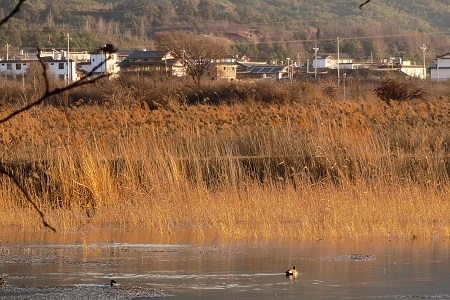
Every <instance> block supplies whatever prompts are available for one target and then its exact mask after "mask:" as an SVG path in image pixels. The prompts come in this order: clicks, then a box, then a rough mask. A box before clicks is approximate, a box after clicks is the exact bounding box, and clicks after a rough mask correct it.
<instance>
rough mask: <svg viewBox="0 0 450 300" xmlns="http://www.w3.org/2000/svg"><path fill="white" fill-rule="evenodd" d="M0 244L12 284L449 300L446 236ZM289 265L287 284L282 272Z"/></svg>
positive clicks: (75, 238) (134, 235)
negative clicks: (293, 272)
mask: <svg viewBox="0 0 450 300" xmlns="http://www.w3.org/2000/svg"><path fill="white" fill-rule="evenodd" d="M0 239H1V242H2V244H0V247H2V252H1V253H2V256H1V257H0V276H2V277H4V278H6V279H7V281H8V284H10V285H17V286H21V285H26V286H42V285H44V286H76V285H92V284H103V283H107V282H109V280H110V279H115V280H116V281H117V282H118V283H119V284H121V285H122V286H144V287H151V288H155V289H158V290H159V289H162V290H163V291H164V292H165V293H166V294H167V295H170V296H173V297H175V298H177V299H416V298H428V299H450V242H449V241H448V240H446V239H435V240H426V241H424V240H420V239H419V240H417V239H416V240H411V239H399V238H392V239H390V240H389V239H377V240H372V241H352V240H339V241H324V240H319V241H304V242H295V243H291V242H289V243H288V242H250V243H221V242H217V241H214V240H208V241H207V242H205V241H204V240H199V239H195V238H191V237H187V236H178V237H177V236H171V237H169V238H167V237H165V238H155V237H154V236H152V235H150V234H147V233H145V232H139V231H133V232H125V233H123V232H101V233H89V234H80V233H72V234H64V235H62V234H51V233H37V234H29V233H17V232H15V233H11V232H7V233H2V235H1V236H0ZM352 254H364V255H367V256H351V255H352ZM352 258H354V259H352ZM355 258H356V259H355ZM358 258H363V259H364V260H359V259H358ZM292 266H296V268H297V270H298V271H299V276H298V278H297V279H296V280H292V279H289V278H286V276H285V275H284V271H285V270H287V269H288V268H291V267H292ZM0 298H1V297H0Z"/></svg>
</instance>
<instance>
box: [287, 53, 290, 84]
mask: <svg viewBox="0 0 450 300" xmlns="http://www.w3.org/2000/svg"><path fill="white" fill-rule="evenodd" d="M286 59H287V67H288V79H289V81H291V71H290V69H289V60H290V58H289V57H286Z"/></svg>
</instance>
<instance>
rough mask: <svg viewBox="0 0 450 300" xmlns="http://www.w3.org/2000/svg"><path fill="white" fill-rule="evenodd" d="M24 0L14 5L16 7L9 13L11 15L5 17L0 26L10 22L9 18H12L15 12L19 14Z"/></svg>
mask: <svg viewBox="0 0 450 300" xmlns="http://www.w3.org/2000/svg"><path fill="white" fill-rule="evenodd" d="M24 2H25V0H20V1H19V3H17V5H16V7H14V9H13V10H12V11H11V12H10V13H9V15H7V16H6V17H4V18H3V20H1V21H0V26H2V25H3V24H5V23H6V22H8V20H9V19H11V18H12V17H13V16H14V15H15V14H17V13H18V12H19V10H20V7H21V6H22V4H23V3H24Z"/></svg>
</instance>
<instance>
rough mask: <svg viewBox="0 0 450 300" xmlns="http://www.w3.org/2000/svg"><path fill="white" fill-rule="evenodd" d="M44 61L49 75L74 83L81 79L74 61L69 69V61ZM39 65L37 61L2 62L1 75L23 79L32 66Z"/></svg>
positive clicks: (0, 62) (0, 64)
mask: <svg viewBox="0 0 450 300" xmlns="http://www.w3.org/2000/svg"><path fill="white" fill-rule="evenodd" d="M42 61H43V63H44V64H45V65H46V67H47V71H48V73H49V74H52V75H54V76H57V77H58V78H59V79H61V80H68V81H70V82H74V81H77V80H78V79H79V78H78V75H77V70H76V63H75V62H74V61H73V60H69V67H67V60H57V59H53V58H51V57H43V58H42ZM38 63H39V62H38V61H37V60H2V61H0V73H1V74H2V75H4V76H6V77H7V78H17V77H21V76H24V75H26V73H27V71H28V69H29V68H30V66H31V64H38Z"/></svg>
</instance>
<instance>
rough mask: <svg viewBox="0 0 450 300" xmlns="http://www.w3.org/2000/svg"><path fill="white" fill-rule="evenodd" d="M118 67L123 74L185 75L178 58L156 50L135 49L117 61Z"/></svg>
mask: <svg viewBox="0 0 450 300" xmlns="http://www.w3.org/2000/svg"><path fill="white" fill-rule="evenodd" d="M119 67H120V69H121V74H123V75H157V74H160V75H165V76H177V77H181V76H184V75H185V71H184V67H183V64H182V62H181V60H180V59H179V58H176V57H175V56H174V55H173V54H172V53H170V52H162V51H156V50H150V51H147V50H135V51H133V52H132V53H130V55H128V57H127V58H125V59H124V60H123V61H121V62H120V63H119Z"/></svg>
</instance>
